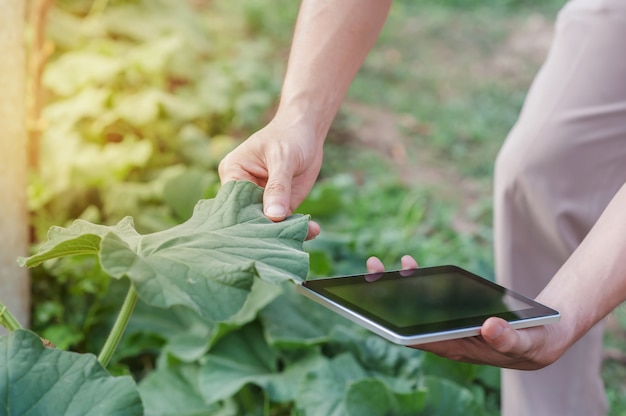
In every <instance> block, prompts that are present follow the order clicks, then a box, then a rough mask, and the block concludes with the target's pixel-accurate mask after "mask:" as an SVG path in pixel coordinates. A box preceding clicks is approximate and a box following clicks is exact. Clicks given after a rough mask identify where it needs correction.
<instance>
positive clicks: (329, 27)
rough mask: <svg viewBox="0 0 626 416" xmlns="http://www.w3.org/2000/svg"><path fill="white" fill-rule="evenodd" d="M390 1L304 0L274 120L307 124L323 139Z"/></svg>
mask: <svg viewBox="0 0 626 416" xmlns="http://www.w3.org/2000/svg"><path fill="white" fill-rule="evenodd" d="M390 4H391V0H341V1H337V0H303V2H302V5H301V7H300V12H299V15H298V21H297V23H296V29H295V33H294V36H293V43H292V47H291V53H290V55H289V63H288V66H287V73H286V75H285V80H284V84H283V88H282V93H281V99H280V104H279V108H278V111H277V114H276V118H278V119H281V120H288V121H290V122H294V123H306V125H307V126H308V127H310V128H312V129H313V130H314V132H315V136H316V137H317V138H318V139H319V140H323V138H324V137H325V136H326V133H327V132H328V129H329V128H330V124H331V123H332V120H333V118H334V117H335V115H336V113H337V111H338V109H339V106H340V105H341V102H342V101H343V98H344V96H345V94H346V92H347V90H348V87H349V86H350V83H351V82H352V80H353V78H354V76H355V75H356V73H357V71H358V70H359V68H360V66H361V64H362V63H363V60H364V59H365V57H366V56H367V53H368V52H369V50H370V49H371V47H372V46H373V45H374V43H375V41H376V38H377V37H378V34H379V33H380V30H381V29H382V27H383V24H384V22H385V19H386V17H387V13H388V11H389V7H390Z"/></svg>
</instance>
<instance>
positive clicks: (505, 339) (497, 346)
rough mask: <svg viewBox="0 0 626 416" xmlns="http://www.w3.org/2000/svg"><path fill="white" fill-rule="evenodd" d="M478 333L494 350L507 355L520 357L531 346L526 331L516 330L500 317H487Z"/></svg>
mask: <svg viewBox="0 0 626 416" xmlns="http://www.w3.org/2000/svg"><path fill="white" fill-rule="evenodd" d="M480 334H481V335H482V337H483V339H484V340H485V342H486V343H487V344H489V345H490V346H491V347H492V348H493V349H494V350H496V351H498V352H500V353H502V354H506V355H508V356H513V357H522V356H524V355H525V354H526V353H527V352H528V351H529V350H530V348H531V346H532V342H531V340H530V338H529V337H528V334H529V332H528V331H525V332H522V331H517V330H515V329H513V327H512V326H511V325H509V323H507V322H506V321H505V320H504V319H501V318H493V317H492V318H489V319H487V320H486V321H485V323H484V324H483V326H482V327H481V329H480Z"/></svg>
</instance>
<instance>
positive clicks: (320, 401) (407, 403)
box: [296, 353, 445, 416]
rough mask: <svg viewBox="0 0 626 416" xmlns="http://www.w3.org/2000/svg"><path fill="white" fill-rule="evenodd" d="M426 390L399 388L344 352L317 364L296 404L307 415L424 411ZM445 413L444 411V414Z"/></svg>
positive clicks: (362, 415)
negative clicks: (366, 368)
mask: <svg viewBox="0 0 626 416" xmlns="http://www.w3.org/2000/svg"><path fill="white" fill-rule="evenodd" d="M426 396H427V391H426V389H423V388H419V389H418V388H416V387H415V386H414V387H413V388H411V389H408V390H406V389H403V391H400V392H398V391H396V390H395V389H393V388H392V386H391V385H390V384H389V383H388V382H387V381H386V380H384V379H382V378H380V377H375V376H372V375H371V374H369V373H368V372H367V371H365V369H364V368H363V367H362V366H361V365H360V364H359V363H358V362H357V361H356V359H355V358H354V356H353V355H351V354H349V353H344V354H342V355H339V356H337V357H335V358H334V359H332V360H330V361H326V362H325V363H324V365H318V366H317V368H316V369H315V370H314V371H313V372H311V373H310V374H309V375H308V376H307V377H306V379H305V381H304V382H303V383H302V384H301V386H300V391H299V394H298V395H297V402H296V405H297V407H298V408H299V409H302V410H303V411H304V413H305V414H306V415H312V416H317V415H319V416H326V415H337V416H339V415H341V416H345V415H349V416H352V415H354V416H357V415H358V416H370V415H371V416H378V415H398V416H400V415H406V416H409V415H415V414H421V413H420V412H421V410H422V409H423V407H424V404H425V403H426ZM441 414H445V413H441Z"/></svg>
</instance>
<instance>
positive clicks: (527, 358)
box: [219, 0, 626, 370]
mask: <svg viewBox="0 0 626 416" xmlns="http://www.w3.org/2000/svg"><path fill="white" fill-rule="evenodd" d="M389 6H390V0H342V1H334V0H304V1H303V2H302V6H301V9H300V13H299V15H298V21H297V24H296V29H295V32H294V38H293V44H292V50H291V53H290V56H289V63H288V68H287V72H286V74H285V79H284V84H283V89H282V92H281V98H280V103H279V106H278V110H277V112H276V114H275V116H274V118H273V119H272V120H271V121H270V123H268V125H267V126H265V127H264V128H262V129H261V130H259V131H258V132H256V133H255V134H253V135H252V136H250V138H248V139H247V140H246V141H245V142H243V143H242V144H241V145H240V146H239V147H237V148H236V149H235V150H233V151H232V152H231V153H229V154H228V155H227V156H226V157H225V158H224V159H223V160H222V162H221V163H220V166H219V174H220V178H221V181H222V183H225V182H227V181H229V180H235V179H237V180H249V181H252V182H255V183H257V184H258V185H260V186H263V187H264V188H265V192H264V197H263V198H264V199H263V205H264V212H265V215H266V216H267V217H268V218H270V219H271V220H273V221H281V220H283V219H284V218H286V217H287V216H288V215H290V214H291V212H293V211H294V210H295V209H296V208H297V207H298V205H299V204H300V203H301V202H302V201H303V200H304V198H305V197H306V196H307V195H308V193H309V192H310V191H311V188H312V187H313V185H314V183H315V180H316V179H317V176H318V174H319V171H320V167H321V164H322V155H323V144H324V140H325V137H326V134H327V133H328V129H329V128H330V124H331V122H332V120H333V118H334V117H335V115H336V113H337V111H338V109H339V106H340V104H341V101H342V100H343V97H344V96H345V93H346V91H347V90H348V87H349V85H350V83H351V81H352V79H353V78H354V76H355V75H356V72H357V71H358V69H359V67H360V65H361V64H362V62H363V60H364V59H365V56H366V55H367V53H368V51H369V50H370V48H371V47H372V46H373V44H374V42H375V40H376V37H377V36H378V34H379V32H380V30H381V28H382V26H383V24H384V21H385V19H386V16H387V13H388V10H389ZM625 212H626V186H623V187H622V188H621V189H620V190H619V191H618V193H617V194H616V195H615V197H614V198H613V200H612V201H611V203H610V204H609V205H608V207H607V208H606V210H605V212H604V213H603V214H602V216H601V217H600V219H599V220H598V222H597V223H596V224H595V226H594V227H593V229H592V230H591V232H590V233H589V234H588V236H587V237H586V238H585V240H584V241H583V242H582V244H581V245H580V246H579V247H578V248H577V250H576V251H575V252H574V253H573V254H572V256H571V257H570V258H569V259H568V261H567V262H566V263H565V264H564V265H563V266H562V268H561V269H560V270H559V271H558V272H557V273H556V275H555V276H554V277H553V279H552V280H551V281H550V283H549V284H548V286H546V288H545V289H544V290H543V291H542V292H541V293H540V294H539V295H538V296H537V298H536V299H537V300H538V301H539V302H541V303H544V304H546V305H547V306H550V307H552V308H554V309H556V310H558V311H559V312H561V316H562V318H561V320H560V321H559V322H558V323H556V324H551V325H545V326H541V327H535V328H527V329H521V330H515V329H513V328H511V327H510V326H509V325H508V324H507V323H506V322H505V321H503V320H501V319H497V318H489V319H487V320H486V321H485V323H484V324H483V326H482V328H481V335H480V336H477V337H471V338H464V339H460V340H451V341H444V342H437V343H431V344H425V345H420V346H419V347H416V348H419V349H422V350H426V351H430V352H433V353H435V354H437V355H440V356H443V357H447V358H449V359H452V360H457V361H465V362H470V363H477V364H489V365H494V366H498V367H506V368H516V369H522V370H534V369H539V368H542V367H545V366H546V365H549V364H551V363H553V362H554V361H555V360H557V359H558V358H559V357H560V356H561V355H562V354H563V353H564V352H565V351H566V350H567V349H568V348H569V347H570V346H571V345H572V344H573V343H574V342H576V340H578V339H579V338H580V337H581V336H582V335H583V334H585V333H586V332H587V331H588V330H589V329H590V328H591V327H592V326H593V325H595V324H596V323H597V322H598V321H600V320H601V319H602V318H603V317H605V316H606V315H607V314H608V313H609V312H610V311H612V310H613V309H614V308H615V307H617V305H619V304H620V303H621V302H623V301H624V300H626V220H625V218H626V217H625V216H624V213H625ZM319 232H320V227H319V225H318V224H317V223H315V222H313V221H311V223H310V225H309V234H308V238H314V237H315V236H317V235H318V234H319ZM402 265H403V268H414V267H417V263H416V262H415V260H414V259H413V258H411V257H410V256H405V257H403V258H402ZM366 266H367V269H368V270H369V271H371V272H380V271H384V266H383V265H382V263H381V262H380V260H378V259H376V258H371V259H369V260H368V262H367V265H366Z"/></svg>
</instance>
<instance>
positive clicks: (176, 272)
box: [0, 181, 308, 414]
mask: <svg viewBox="0 0 626 416" xmlns="http://www.w3.org/2000/svg"><path fill="white" fill-rule="evenodd" d="M262 193H263V190H262V189H261V188H259V187H258V186H256V185H255V184H253V183H250V182H237V181H232V182H229V183H227V184H226V185H224V186H223V187H222V188H221V189H220V192H219V193H218V196H217V197H216V198H215V199H214V200H202V201H200V202H198V204H197V207H196V209H195V210H194V214H193V215H192V217H191V218H190V219H189V220H188V221H186V222H185V223H183V224H181V225H180V226H177V227H173V228H171V229H169V230H166V231H162V232H157V233H154V234H150V235H146V236H142V235H140V234H138V233H137V232H136V231H135V229H134V228H133V227H132V220H131V219H125V220H123V221H121V222H120V223H119V224H117V225H116V226H102V225H95V224H91V223H88V222H86V221H77V222H75V223H74V224H73V225H72V226H71V227H69V228H66V229H63V228H58V227H55V228H52V229H51V230H50V233H49V240H48V241H47V242H46V243H45V244H43V245H42V246H41V247H40V249H39V251H38V253H36V254H35V255H33V256H31V257H29V258H26V259H20V262H21V264H23V265H26V266H31V267H32V266H37V265H39V264H41V263H42V262H44V261H50V260H54V259H56V258H59V257H65V256H72V255H75V254H95V255H98V258H99V261H100V263H101V264H102V265H103V270H104V271H105V272H106V273H107V274H108V275H109V276H111V277H114V278H117V279H121V278H123V277H128V278H129V279H130V280H131V286H130V289H129V292H128V295H127V299H132V300H131V301H129V302H125V303H124V305H123V306H122V309H121V311H120V316H119V318H118V321H117V322H116V324H115V326H114V327H113V329H112V331H111V335H110V337H109V339H107V342H106V343H105V345H104V347H103V350H102V352H101V353H100V355H99V357H98V361H100V363H101V364H103V365H105V366H106V365H107V364H108V362H109V359H110V356H111V355H112V353H113V351H112V350H114V349H116V348H117V343H118V342H119V339H120V338H121V336H122V333H123V332H124V330H125V327H126V323H127V322H128V319H129V318H130V315H131V313H132V310H133V308H134V305H135V299H136V297H137V294H138V296H139V297H140V298H141V299H142V300H143V301H144V303H145V304H146V305H150V306H153V307H158V308H163V309H167V308H173V307H179V308H180V307H183V310H184V311H187V312H186V313H188V314H191V313H193V314H195V315H196V316H197V317H198V318H200V320H201V321H202V322H203V323H205V325H208V326H211V327H214V328H215V329H216V330H215V331H213V340H208V341H205V342H214V341H215V339H216V338H217V335H220V336H225V334H226V332H227V329H230V330H232V329H235V328H237V327H238V326H242V325H244V324H245V323H246V322H247V321H248V320H250V319H254V317H255V315H256V313H257V311H258V310H259V309H261V308H262V307H264V306H265V305H266V304H267V302H269V301H270V300H271V299H272V298H273V297H275V296H276V295H278V291H276V290H273V289H272V288H271V287H270V286H268V284H267V283H263V281H266V282H269V283H274V284H276V283H278V282H280V281H284V280H288V279H291V280H296V281H300V280H302V279H303V278H304V277H305V276H306V273H307V271H308V261H307V256H306V254H305V253H304V252H303V251H302V242H303V241H304V238H305V237H306V234H307V229H308V219H307V217H305V216H292V217H290V218H289V219H287V220H285V221H282V222H280V223H274V222H272V221H270V220H268V219H267V218H266V217H265V216H264V215H263V213H262V209H261V201H262ZM227 241H229V242H231V244H230V245H229V244H227V243H226V242H227ZM258 278H260V279H261V280H259V279H258ZM253 291H254V292H255V294H252V292H253ZM0 306H2V305H0ZM192 311H193V312H192ZM3 313H4V311H3ZM183 313H184V312H183ZM118 323H119V324H118ZM220 324H221V326H220ZM205 336H206V334H205ZM0 340H1V341H2V344H0V351H2V347H4V349H5V351H4V355H5V356H7V357H10V359H9V360H8V361H7V362H6V364H5V367H4V368H0V370H2V372H1V373H0V374H1V376H2V379H3V383H2V385H3V388H2V390H3V391H4V393H5V394H3V395H2V396H3V397H5V398H7V401H6V402H5V403H4V405H3V407H4V408H5V409H7V411H9V413H10V414H13V413H17V414H21V412H22V411H23V410H25V409H31V410H32V409H35V410H34V411H35V412H41V411H42V410H41V409H43V408H47V409H49V410H50V412H52V413H64V411H69V412H70V413H75V412H77V413H83V412H84V411H85V409H89V410H88V411H89V412H91V411H94V412H95V413H99V412H102V413H106V412H107V410H110V411H118V409H117V406H120V409H122V408H123V409H125V412H126V413H123V414H138V412H139V408H140V407H141V406H140V402H139V396H138V393H137V391H136V389H135V388H134V383H132V381H131V380H128V378H120V379H117V380H111V381H107V380H109V378H108V375H107V374H106V372H104V370H103V368H102V367H100V366H99V365H96V364H95V363H93V362H92V361H94V359H93V358H91V357H89V356H86V355H80V354H76V353H69V352H65V351H60V350H57V349H54V348H53V349H45V348H44V346H43V344H42V341H41V340H40V339H39V338H38V337H36V336H34V335H33V334H31V333H30V332H26V331H24V330H20V329H18V330H17V331H14V333H13V334H12V335H11V336H9V337H3V338H1V339H0ZM102 379H104V380H105V381H102ZM129 382H130V385H129ZM106 383H108V384H110V385H111V387H110V395H109V393H108V391H109V388H108V387H107V384H106ZM23 385H28V386H29V388H28V389H26V388H24V387H23ZM57 386H58V387H57ZM94 388H98V389H99V393H101V395H102V396H101V397H104V399H105V403H104V404H102V405H95V407H94V403H93V401H94V400H95V397H97V396H95V395H94ZM27 390H28V391H29V394H28V395H27V396H25V395H24V392H25V391H27ZM33 391H34V392H35V394H32V392H33ZM42 398H43V399H42ZM107 403H108V404H107ZM90 407H94V409H91V408H90ZM61 409H65V410H61Z"/></svg>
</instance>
